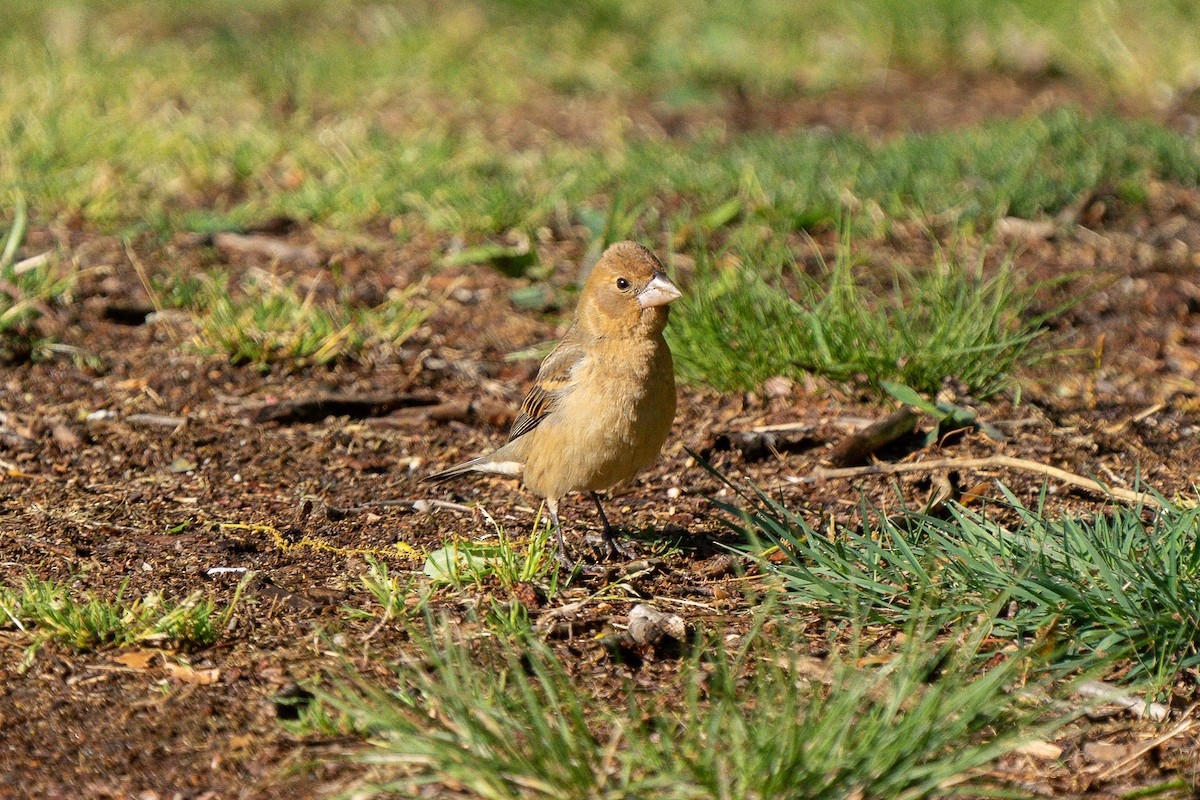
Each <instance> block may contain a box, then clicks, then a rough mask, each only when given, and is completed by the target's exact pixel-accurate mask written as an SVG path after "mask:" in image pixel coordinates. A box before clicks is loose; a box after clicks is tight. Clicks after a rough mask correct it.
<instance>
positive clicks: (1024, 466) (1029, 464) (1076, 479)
mask: <svg viewBox="0 0 1200 800" xmlns="http://www.w3.org/2000/svg"><path fill="white" fill-rule="evenodd" d="M989 467H1008V468H1009V469H1017V470H1022V471H1024V472H1033V473H1036V474H1039V475H1046V476H1047V477H1050V478H1057V479H1058V480H1060V481H1062V482H1063V483H1069V484H1071V485H1072V486H1078V487H1080V488H1082V489H1088V490H1091V491H1093V492H1099V493H1100V494H1107V495H1109V496H1111V497H1115V498H1117V499H1118V500H1124V501H1125V502H1127V503H1133V504H1135V505H1138V504H1145V505H1148V506H1154V507H1155V508H1163V507H1164V506H1166V503H1164V502H1163V501H1162V500H1159V499H1158V498H1157V497H1155V496H1154V495H1153V494H1150V493H1149V492H1135V491H1133V490H1131V489H1122V488H1121V487H1119V486H1105V485H1104V484H1102V483H1100V482H1099V481H1095V480H1092V479H1091V478H1085V477H1083V476H1082V475H1076V474H1075V473H1073V472H1067V471H1066V470H1065V469H1059V468H1058V467H1052V466H1050V465H1049V464H1041V463H1039V462H1037V461H1030V460H1029V459H1026V458H1014V457H1012V456H1002V455H995V456H987V457H985V458H940V459H934V460H932V461H919V462H916V463H909V464H869V465H867V466H865V467H845V468H843V469H825V468H823V467H816V468H814V469H813V471H812V473H810V475H809V476H808V477H806V478H797V477H789V478H787V481H788V482H789V483H816V482H818V481H822V480H829V479H832V478H858V477H862V476H864V475H898V474H901V473H905V472H930V471H932V470H939V469H987V468H989Z"/></svg>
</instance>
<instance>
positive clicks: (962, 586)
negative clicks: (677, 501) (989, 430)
mask: <svg viewBox="0 0 1200 800" xmlns="http://www.w3.org/2000/svg"><path fill="white" fill-rule="evenodd" d="M1005 491H1006V494H1007V497H1008V502H1009V503H1010V504H1011V508H1010V509H1009V511H1010V512H1015V513H1016V515H1017V516H1018V517H1019V524H1018V525H1016V526H1013V527H1008V526H1005V525H1004V524H1002V523H1000V522H998V521H996V520H995V519H993V518H991V517H989V515H988V514H987V513H986V512H985V511H971V510H968V509H966V508H963V507H960V506H955V505H950V506H949V509H950V515H949V518H948V519H939V518H935V517H930V516H923V515H918V514H911V513H909V514H901V515H891V516H885V515H883V514H876V513H869V512H868V510H864V519H863V522H862V528H861V529H858V530H852V529H849V528H844V527H839V528H836V529H832V530H830V529H826V528H824V526H822V529H821V530H817V529H815V528H813V527H812V526H811V525H810V524H809V523H808V522H807V521H805V520H804V519H803V518H802V517H801V516H799V515H798V514H796V513H794V512H792V511H790V510H788V509H787V508H786V507H784V506H783V504H782V503H780V502H778V501H776V500H773V499H771V498H769V497H767V496H765V495H761V494H760V495H758V496H756V497H753V498H751V497H745V498H744V500H746V501H747V505H746V506H745V507H742V508H737V507H734V506H730V505H725V506H723V507H724V508H725V509H726V510H727V511H730V512H731V513H734V514H735V515H736V519H737V521H736V522H735V523H734V524H735V527H737V528H738V529H739V530H740V531H741V532H743V533H744V534H745V535H747V536H749V537H751V538H753V539H756V540H759V541H763V542H767V543H771V544H775V545H777V546H778V547H779V548H780V550H781V551H782V553H783V554H784V556H786V560H785V561H784V562H783V563H780V564H776V563H774V562H771V561H767V560H764V561H763V562H762V564H761V567H762V569H764V570H767V571H770V572H772V573H774V574H777V575H780V576H781V577H782V578H783V579H784V581H785V583H786V585H787V586H788V588H789V589H790V590H791V591H792V598H793V602H795V603H798V604H802V605H810V606H816V607H819V608H824V609H827V610H828V611H829V612H830V613H833V614H836V615H842V614H854V615H865V616H866V618H867V619H868V620H871V621H874V622H882V623H886V624H890V625H897V624H899V625H903V624H905V622H906V621H909V620H911V619H912V618H913V616H914V615H918V614H919V615H920V616H921V618H922V619H924V620H928V621H930V622H931V623H933V624H936V625H954V624H956V623H959V622H961V621H964V620H971V619H975V618H976V617H977V615H979V614H988V613H990V612H989V609H994V608H996V607H997V606H998V605H1001V604H1009V605H1007V606H1006V608H1007V610H1006V612H1005V613H1004V614H1002V615H1000V616H998V617H997V618H996V619H995V621H994V623H993V624H994V628H995V633H996V634H997V635H1001V636H1005V637H1008V638H1012V639H1016V640H1021V639H1026V638H1029V637H1038V636H1042V635H1047V634H1051V635H1054V636H1057V637H1059V638H1061V640H1062V641H1063V642H1064V643H1065V644H1066V645H1067V646H1068V648H1067V651H1066V652H1065V654H1064V658H1066V659H1068V660H1070V659H1076V660H1086V659H1088V658H1091V657H1094V656H1104V657H1109V658H1112V659H1116V660H1119V661H1120V662H1122V663H1123V664H1125V665H1127V666H1128V670H1127V672H1126V675H1125V678H1126V679H1127V680H1132V681H1136V680H1147V679H1148V680H1149V681H1150V682H1151V684H1152V685H1153V686H1154V687H1155V688H1158V689H1161V688H1164V687H1166V686H1169V685H1170V684H1171V682H1172V681H1173V680H1174V679H1175V677H1176V676H1177V675H1179V673H1180V672H1181V671H1183V670H1189V669H1194V668H1196V667H1197V666H1200V607H1198V606H1197V603H1196V600H1197V598H1200V509H1195V508H1192V509H1176V508H1174V507H1172V506H1166V507H1164V508H1162V509H1160V510H1159V511H1157V512H1156V513H1155V515H1154V518H1153V520H1152V521H1151V522H1149V523H1147V522H1145V521H1144V520H1143V518H1142V516H1143V514H1142V510H1141V509H1130V508H1126V507H1120V506H1117V507H1113V508H1111V509H1109V510H1107V511H1106V512H1105V513H1103V514H1098V515H1096V516H1094V517H1088V518H1080V517H1074V516H1069V515H1062V516H1052V515H1050V514H1049V513H1047V512H1045V511H1044V510H1043V509H1042V508H1038V509H1029V508H1026V507H1024V506H1022V505H1021V504H1020V503H1019V502H1018V501H1017V499H1016V498H1015V497H1014V496H1012V495H1011V494H1009V493H1007V490H1005Z"/></svg>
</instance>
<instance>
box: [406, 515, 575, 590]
mask: <svg viewBox="0 0 1200 800" xmlns="http://www.w3.org/2000/svg"><path fill="white" fill-rule="evenodd" d="M484 514H485V516H486V517H487V519H488V521H489V522H491V524H492V528H493V530H495V532H496V539H495V542H494V543H492V542H485V541H473V542H451V543H449V544H447V545H446V546H444V547H442V548H439V549H438V550H436V551H434V552H432V553H429V555H428V556H427V558H426V559H425V568H424V573H425V575H426V576H427V577H428V578H430V579H431V580H433V581H436V582H440V583H448V584H450V585H452V586H454V587H456V588H462V587H463V586H466V585H468V584H473V585H475V586H478V587H484V586H488V585H495V584H498V585H499V586H500V588H502V589H505V590H507V591H510V592H511V591H513V590H514V589H516V588H517V587H518V586H519V585H520V584H526V583H532V584H536V585H538V586H539V587H541V588H542V589H543V590H544V591H545V592H546V596H547V597H553V596H554V595H556V594H557V593H558V589H559V580H560V577H561V576H560V574H559V572H560V569H559V563H558V560H557V558H556V557H555V555H556V554H555V545H554V540H553V536H552V533H553V531H552V528H551V526H550V524H549V523H548V522H546V521H544V520H543V518H542V515H541V514H540V513H539V514H538V518H537V521H536V522H535V523H534V529H533V532H532V534H530V537H529V540H528V541H527V542H526V543H525V547H524V549H521V548H519V547H517V546H516V544H517V543H516V542H514V541H513V539H512V537H511V536H510V535H509V534H508V532H507V531H506V530H505V529H504V527H503V526H502V525H500V523H499V522H498V521H497V520H496V519H494V518H493V517H492V516H491V515H490V514H487V512H484Z"/></svg>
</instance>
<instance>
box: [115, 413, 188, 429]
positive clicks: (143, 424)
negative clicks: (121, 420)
mask: <svg viewBox="0 0 1200 800" xmlns="http://www.w3.org/2000/svg"><path fill="white" fill-rule="evenodd" d="M125 421H126V422H128V423H129V424H130V425H135V426H137V427H140V428H170V429H172V430H178V429H179V428H182V427H183V426H184V425H186V424H187V417H173V416H169V415H166V414H130V415H129V416H128V417H126V418H125Z"/></svg>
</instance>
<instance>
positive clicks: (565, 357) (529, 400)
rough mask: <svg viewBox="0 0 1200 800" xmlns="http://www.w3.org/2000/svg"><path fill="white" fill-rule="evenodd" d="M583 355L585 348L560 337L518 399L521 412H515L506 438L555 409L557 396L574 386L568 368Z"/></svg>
mask: <svg viewBox="0 0 1200 800" xmlns="http://www.w3.org/2000/svg"><path fill="white" fill-rule="evenodd" d="M586 355H587V351H586V350H585V349H584V348H583V346H582V345H579V344H575V343H573V342H570V341H568V339H564V340H563V341H562V342H561V343H560V344H559V345H558V347H556V348H554V352H552V353H551V354H550V355H548V356H546V360H545V361H543V362H542V367H541V369H539V370H538V374H537V379H536V380H534V382H533V386H532V387H530V389H529V393H528V394H526V395H525V399H524V400H523V401H522V402H521V413H520V414H518V415H517V419H516V421H515V422H513V426H512V430H511V431H509V432H508V440H509V441H510V442H511V441H512V440H513V439H516V438H517V437H518V436H524V435H525V434H527V433H529V432H530V431H531V430H533V429H534V428H536V427H537V426H538V425H540V424H541V422H542V420H544V419H545V418H546V417H547V416H548V415H549V414H550V412H552V411H553V410H554V409H555V407H556V406H557V405H558V402H559V400H561V399H562V398H563V396H565V395H567V394H568V393H570V391H571V389H572V388H574V375H572V374H571V373H572V370H573V369H574V368H575V366H576V365H577V364H579V362H580V361H582V360H583V359H584V358H585V357H586Z"/></svg>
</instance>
